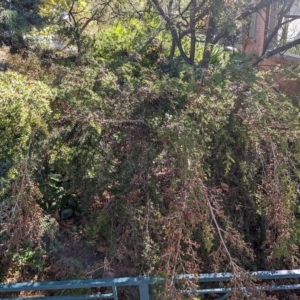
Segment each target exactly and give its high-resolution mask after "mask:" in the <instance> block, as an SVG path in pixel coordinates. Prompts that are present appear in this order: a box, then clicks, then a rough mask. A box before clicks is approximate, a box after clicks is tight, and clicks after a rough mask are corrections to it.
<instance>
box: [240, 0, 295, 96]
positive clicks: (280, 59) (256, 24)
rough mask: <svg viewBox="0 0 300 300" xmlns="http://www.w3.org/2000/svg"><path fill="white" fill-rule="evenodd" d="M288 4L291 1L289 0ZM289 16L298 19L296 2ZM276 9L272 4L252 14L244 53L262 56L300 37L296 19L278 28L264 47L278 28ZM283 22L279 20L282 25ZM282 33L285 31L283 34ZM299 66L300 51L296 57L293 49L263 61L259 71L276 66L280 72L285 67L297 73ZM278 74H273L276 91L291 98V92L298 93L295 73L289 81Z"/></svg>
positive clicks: (288, 78) (284, 76)
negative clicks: (279, 67) (275, 81)
mask: <svg viewBox="0 0 300 300" xmlns="http://www.w3.org/2000/svg"><path fill="white" fill-rule="evenodd" d="M291 1H292V0H291ZM287 16H288V17H289V16H300V0H295V1H293V5H292V7H291V8H290V11H289V15H287ZM278 19H279V17H278V8H277V7H276V5H274V4H272V5H270V6H269V7H267V8H266V9H264V10H262V11H260V12H259V13H255V14H253V15H252V20H251V24H250V26H249V28H248V29H249V35H248V37H247V39H246V40H245V41H244V45H243V47H242V48H243V51H245V52H246V53H255V54H256V55H262V54H264V53H266V52H267V51H268V50H272V49H274V48H276V47H277V46H278V45H280V43H283V42H288V41H292V40H293V39H295V38H299V36H300V20H299V19H296V20H294V21H293V22H291V23H290V24H289V25H288V26H289V27H287V26H286V27H285V28H284V27H282V28H283V29H282V28H281V29H280V30H278V33H277V35H275V37H274V38H273V39H272V42H270V43H269V44H268V45H266V42H267V41H268V37H269V35H270V34H271V33H272V31H273V30H274V28H275V29H276V25H277V24H278ZM284 21H285V19H283V20H282V22H284ZM284 30H285V31H284ZM283 39H284V41H283ZM299 63H300V50H299V54H298V53H297V51H295V49H293V50H289V51H286V52H285V53H280V54H278V55H276V56H273V57H271V58H269V59H266V60H264V61H263V62H262V63H261V64H260V67H261V68H263V69H265V70H267V69H273V68H275V67H276V66H278V65H280V66H281V67H283V68H286V67H287V66H289V67H291V68H292V69H295V70H296V69H298V68H299ZM281 73H282V72H280V69H279V71H277V76H276V78H277V83H278V86H279V89H280V90H281V91H282V92H284V93H286V94H294V93H295V92H299V91H300V80H299V79H298V72H297V73H296V74H295V72H294V75H293V76H292V75H291V76H292V77H287V76H286V75H282V74H281Z"/></svg>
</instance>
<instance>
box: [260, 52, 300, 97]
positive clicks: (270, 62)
mask: <svg viewBox="0 0 300 300" xmlns="http://www.w3.org/2000/svg"><path fill="white" fill-rule="evenodd" d="M299 63H300V61H292V60H289V59H287V58H284V57H282V56H273V57H270V58H268V59H266V60H264V61H263V62H262V63H261V64H260V65H259V67H260V69H261V70H266V71H267V70H273V71H274V75H275V76H274V83H275V86H276V87H277V88H278V90H279V91H280V92H282V93H284V94H286V95H288V96H292V95H295V94H296V93H299V92H300V78H299V76H298V71H295V72H293V70H296V69H299ZM283 68H286V69H287V68H288V69H290V70H291V72H283V71H282V69H283Z"/></svg>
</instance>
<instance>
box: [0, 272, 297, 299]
mask: <svg viewBox="0 0 300 300" xmlns="http://www.w3.org/2000/svg"><path fill="white" fill-rule="evenodd" d="M231 275H232V274H231V273H212V274H200V275H199V276H197V277H195V276H194V275H190V274H187V275H179V276H177V277H176V278H175V279H174V280H175V282H178V281H181V280H193V281H195V280H197V281H198V282H200V283H207V282H228V281H229V280H230V278H231ZM249 276H255V278H257V279H259V280H272V281H274V280H279V279H297V278H298V279H299V278H300V270H280V271H258V272H251V273H249ZM164 281H165V279H164V278H159V277H153V276H141V277H125V278H112V279H92V280H70V281H50V282H24V283H11V284H0V296H1V293H8V292H12V293H13V292H21V291H53V290H65V289H89V288H100V287H106V288H107V287H109V288H110V289H111V292H109V293H107V292H106V293H105V294H103V293H101V294H99V293H98V294H91V295H74V296H73V295H69V296H46V297H34V298H30V297H26V298H24V297H23V298H0V299H2V300H3V299H7V300H8V299H14V300H21V299H34V300H56V299H57V300H78V299H114V300H118V291H117V288H118V287H128V286H137V287H138V289H139V296H140V300H150V294H149V285H155V284H163V283H164ZM256 289H257V290H258V291H280V290H295V289H300V284H288V285H287V284H278V285H277V284H274V282H272V283H271V285H267V286H266V285H259V284H258V285H256ZM232 291H233V290H232V289H231V288H225V287H224V288H209V289H197V290H184V291H181V292H182V294H194V295H204V294H223V295H222V296H220V297H219V298H218V299H216V300H222V299H226V298H228V297H230V294H231V293H232ZM245 293H246V288H245Z"/></svg>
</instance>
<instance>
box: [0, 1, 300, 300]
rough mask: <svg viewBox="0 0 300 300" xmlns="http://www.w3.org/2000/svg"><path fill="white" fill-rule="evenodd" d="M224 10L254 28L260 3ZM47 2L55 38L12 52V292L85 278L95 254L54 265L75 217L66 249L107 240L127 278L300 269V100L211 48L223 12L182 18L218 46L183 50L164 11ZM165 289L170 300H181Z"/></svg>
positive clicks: (4, 225) (1, 273)
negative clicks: (16, 285)
mask: <svg viewBox="0 0 300 300" xmlns="http://www.w3.org/2000/svg"><path fill="white" fill-rule="evenodd" d="M4 2H5V1H4ZM4 2H3V3H4ZM12 2H13V3H14V1H12ZM218 2H220V7H219V9H221V8H222V7H223V8H224V7H225V8H226V11H227V12H228V11H230V12H231V13H232V14H233V13H234V12H235V11H236V10H237V9H238V8H239V9H243V13H244V14H245V18H246V17H248V15H247V13H246V12H247V9H248V10H249V11H255V10H256V9H257V7H258V6H257V7H256V6H255V7H254V8H253V7H248V6H246V4H244V5H241V4H239V5H240V6H238V4H237V2H234V3H235V4H233V3H231V2H230V1H218ZM240 2H243V1H240ZM240 2H238V3H240ZM49 3H50V4H51V7H53V11H52V12H51V14H49V15H47V5H50V4H49ZM49 3H48V2H47V4H45V3H44V2H41V4H40V6H39V7H40V9H41V10H42V11H41V12H40V15H39V16H41V18H43V21H44V27H43V29H44V30H45V31H47V32H50V33H51V34H52V35H53V36H54V38H53V39H51V40H47V39H46V42H45V44H44V45H42V44H38V45H36V46H34V47H33V46H31V47H28V48H27V49H25V50H24V49H23V50H22V49H21V48H22V47H21V48H20V49H18V51H13V52H17V53H16V54H10V55H9V54H7V57H8V59H7V61H6V63H5V68H4V67H3V71H2V72H0V84H1V87H2V89H1V94H0V118H1V124H0V186H1V190H0V209H1V210H0V247H1V248H0V249H2V251H1V252H0V259H1V261H0V262H1V266H2V267H1V268H0V277H1V278H2V279H3V281H5V280H8V279H9V278H10V277H11V276H15V277H17V275H12V274H16V273H14V272H15V271H16V270H17V271H18V272H21V273H22V272H23V277H17V279H18V278H21V279H24V278H25V279H26V278H28V276H29V275H28V274H32V275H33V276H38V278H43V279H45V278H46V279H48V280H55V279H66V278H67V279H71V278H70V276H71V277H72V276H73V275H74V276H78V274H80V275H82V276H85V275H86V274H85V273H84V272H83V271H84V266H83V264H84V263H86V261H88V258H85V259H86V260H85V261H84V262H82V261H81V260H80V254H79V255H78V258H77V259H74V258H73V257H69V258H68V260H63V259H58V258H57V256H55V255H56V253H61V252H63V251H64V250H63V249H62V245H61V243H63V241H62V235H64V234H65V233H63V230H61V228H60V227H61V224H62V223H64V222H68V221H70V220H73V221H72V222H71V225H70V226H69V227H70V228H69V233H68V234H69V235H68V239H70V240H72V241H75V242H74V243H75V244H74V245H75V247H76V242H78V249H79V248H80V247H82V245H84V246H83V247H86V249H92V248H93V247H94V248H96V247H97V245H96V243H97V242H98V241H99V239H101V241H102V246H101V247H102V248H101V247H100V248H101V249H100V250H98V252H100V253H104V256H105V258H104V263H105V262H107V261H109V262H110V264H111V266H116V265H118V269H119V270H122V271H119V273H118V269H116V268H115V269H114V270H113V272H112V274H113V275H115V276H121V275H125V274H126V275H127V276H129V275H138V274H140V273H141V272H143V273H145V274H149V275H150V274H151V275H159V276H164V277H167V278H169V279H172V278H173V276H175V275H176V274H181V273H193V274H197V273H200V272H222V271H227V270H230V271H232V272H234V273H235V274H236V275H237V274H238V273H239V272H242V271H243V270H262V269H270V270H271V269H272V270H273V269H285V268H296V267H297V266H298V265H299V248H298V247H299V241H300V236H299V220H298V217H299V216H298V211H299V208H298V204H299V203H298V192H297V191H298V182H299V176H300V173H299V163H300V161H299V160H300V152H299V149H300V148H299V143H300V139H299V126H298V124H299V101H298V100H297V98H296V97H288V96H287V95H284V94H282V93H281V92H280V91H278V89H277V86H276V84H275V83H274V82H275V80H273V79H274V78H273V74H272V72H271V71H269V72H266V71H260V70H259V68H253V64H255V63H256V62H257V57H254V56H247V55H245V54H243V53H229V52H226V51H225V50H224V49H223V47H221V46H218V47H214V48H212V47H211V42H212V39H211V38H212V37H211V36H210V35H211V32H210V29H209V27H206V26H205V24H207V16H208V17H209V18H215V21H216V20H217V18H218V16H221V17H220V22H221V23H220V24H219V25H216V24H215V25H214V28H218V26H221V24H223V23H226V22H227V23H228V22H229V21H228V20H227V17H225V16H224V14H223V13H224V12H221V10H220V11H215V10H216V9H214V10H212V11H211V12H210V14H209V15H207V14H203V15H201V16H200V15H197V14H196V15H194V14H193V10H192V8H191V7H194V9H196V6H197V5H203V6H201V8H199V7H198V6H197V8H199V10H196V11H197V12H198V13H199V14H200V12H201V11H206V10H208V11H210V9H211V7H212V6H211V3H210V1H208V2H207V6H206V4H205V3H206V1H203V2H201V1H200V3H198V1H191V3H190V5H191V7H189V6H187V8H186V11H185V12H181V17H182V19H183V20H185V15H184V14H185V13H186V12H189V13H190V16H189V18H190V19H188V20H185V21H187V22H188V23H189V22H192V21H191V20H194V21H195V20H197V22H198V23H197V24H198V25H195V24H194V23H195V22H194V21H193V22H194V23H193V24H194V26H196V27H195V28H196V29H197V30H198V29H199V32H200V33H201V34H202V35H203V34H204V35H206V42H205V43H202V42H201V43H200V42H199V41H198V40H197V39H196V40H193V38H195V36H194V35H193V34H194V33H193V32H192V33H191V39H190V36H189V35H184V36H182V38H181V39H180V43H179V42H178V41H176V36H177V31H176V30H179V29H178V28H177V29H176V28H174V27H172V26H174V24H173V23H172V22H171V19H168V18H167V19H166V16H164V15H162V11H161V6H159V4H158V3H157V1H150V2H149V3H147V4H145V5H142V4H139V5H135V4H134V3H133V4H132V3H131V2H128V3H121V2H120V3H119V2H108V3H106V2H101V3H100V2H99V1H98V2H97V5H96V2H95V3H94V2H93V1H61V2H60V1H58V2H57V4H55V3H54V2H51V1H49ZM151 3H152V4H151ZM170 3H171V2H170ZM201 3H202V4H201ZM228 3H229V4H228ZM230 3H231V4H230ZM6 4H7V3H6ZM221 4H222V5H221ZM15 5H16V6H15V7H17V4H15ZM132 5H134V6H132ZM195 5H196V6H195ZM209 5H210V6H209ZM230 5H231V6H230ZM1 8H2V10H3V11H4V10H5V9H6V7H5V6H4V4H2V6H1ZM12 8H13V7H10V9H12ZM156 9H158V11H159V13H160V15H162V17H163V18H162V20H163V21H162V20H160V19H159V18H158V16H157V14H156V13H154V12H155V10H156ZM177 9H178V8H177ZM67 12H68V13H67ZM0 16H1V15H0ZM84 20H86V21H85V22H84ZM200 21H202V22H200ZM164 22H166V27H165V24H164ZM210 22H212V20H210V21H208V24H210ZM222 22H223V23H222ZM0 25H1V24H0ZM181 25H182V24H181ZM11 26H13V25H11ZM182 26H183V25H182ZM197 26H198V27H197ZM209 26H210V25H209ZM232 26H233V24H231V25H230V26H229V25H228V30H230V32H232V30H233V27H232ZM165 29H167V30H165ZM30 30H31V28H30V27H28V32H27V34H29V35H31V36H32V37H35V36H36V28H35V31H34V33H32V31H30ZM50 33H49V34H50ZM187 34H188V33H187ZM53 41H55V42H53ZM57 41H59V42H60V43H61V44H60V45H63V47H62V48H61V49H57V48H56V44H55V43H56V42H57ZM34 45H35V44H34ZM74 46H75V47H74ZM183 46H184V49H186V50H187V49H189V57H188V56H187V55H186V54H184V53H183V52H182V51H183V50H184V49H183V48H182V49H181V47H183ZM210 48H211V49H210ZM170 52H171V54H170ZM286 72H287V73H288V70H286ZM297 72H298V68H297V69H295V68H294V69H293V74H298V73H297ZM65 219H67V221H65ZM67 224H68V223H67ZM103 245H104V246H103ZM97 249H99V246H98V248H97ZM65 251H67V250H66V249H65ZM87 251H89V250H87ZM102 258H103V257H102ZM102 258H101V259H102ZM96 259H97V258H96ZM99 259H100V258H99ZM51 265H52V266H54V267H53V268H52V270H54V271H55V272H54V271H52V273H51V271H47V270H46V269H47V268H48V269H49V266H51ZM46 267H47V268H46ZM93 272H94V271H93ZM54 273H55V278H53V277H51V275H53V274H54ZM18 274H19V273H18ZM43 274H44V275H43ZM93 274H94V275H95V276H105V274H106V275H107V273H104V272H102V273H93ZM18 276H19V275H18ZM53 276H54V275H53ZM235 279H236V280H235ZM235 279H233V281H232V282H231V283H230V284H231V285H232V286H235V287H239V286H240V284H243V283H241V282H239V280H237V278H236V277H235ZM165 288H166V295H164V296H159V297H161V298H160V299H162V297H163V298H165V299H167V298H168V297H170V295H172V297H171V298H172V299H175V298H176V299H177V298H178V299H180V295H177V294H176V296H174V295H175V294H174V293H173V292H176V287H175V286H174V285H172V284H171V281H167V284H166V286H165ZM171 291H172V293H171ZM239 293H240V290H239V289H236V293H235V294H236V295H235V297H236V299H241V297H242V296H241V295H239ZM132 297H133V296H132ZM261 297H264V296H261ZM265 297H267V296H265ZM201 299H202V298H201Z"/></svg>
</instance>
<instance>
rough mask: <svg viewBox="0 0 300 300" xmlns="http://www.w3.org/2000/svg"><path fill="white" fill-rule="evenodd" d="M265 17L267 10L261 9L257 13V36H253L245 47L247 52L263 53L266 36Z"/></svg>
mask: <svg viewBox="0 0 300 300" xmlns="http://www.w3.org/2000/svg"><path fill="white" fill-rule="evenodd" d="M265 18H266V13H265V11H261V12H260V13H259V14H257V21H256V30H255V36H254V37H253V38H249V40H248V42H247V44H246V47H245V52H246V53H255V54H257V55H261V54H262V51H263V46H264V36H265V23H266V22H265Z"/></svg>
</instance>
